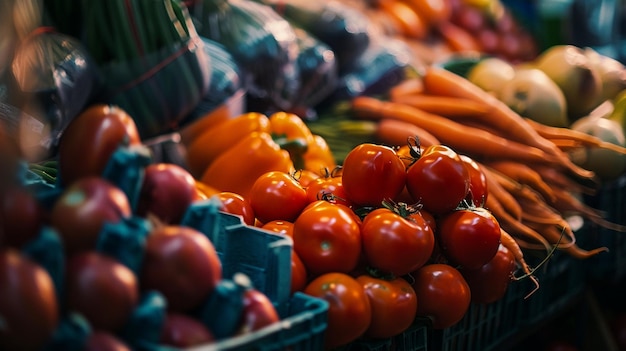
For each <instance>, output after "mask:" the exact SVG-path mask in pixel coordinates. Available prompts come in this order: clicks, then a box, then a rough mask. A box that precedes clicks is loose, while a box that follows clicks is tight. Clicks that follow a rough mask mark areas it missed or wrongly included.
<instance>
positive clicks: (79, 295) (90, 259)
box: [64, 251, 139, 332]
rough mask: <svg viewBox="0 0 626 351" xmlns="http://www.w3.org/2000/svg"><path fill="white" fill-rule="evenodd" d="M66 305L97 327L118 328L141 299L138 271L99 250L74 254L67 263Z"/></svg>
mask: <svg viewBox="0 0 626 351" xmlns="http://www.w3.org/2000/svg"><path fill="white" fill-rule="evenodd" d="M64 301H65V305H66V306H67V309H68V310H70V311H75V312H78V313H80V314H81V315H83V316H84V317H85V318H86V319H87V320H88V321H89V323H90V325H91V326H92V327H93V328H95V329H100V330H106V331H111V332H116V331H119V330H120V329H121V328H122V327H123V326H124V324H125V323H126V321H127V320H128V318H129V317H130V315H131V313H132V311H133V309H134V308H135V307H136V306H137V303H138V301H139V286H138V282H137V278H136V276H135V274H134V273H133V272H132V271H131V270H130V269H129V268H128V267H126V266H124V265H123V264H121V263H119V262H118V261H116V260H115V259H113V258H111V257H109V256H106V255H104V254H100V253H98V252H96V251H85V252H81V253H78V254H75V255H73V256H71V257H70V258H69V260H68V262H67V266H66V282H65V300H64Z"/></svg>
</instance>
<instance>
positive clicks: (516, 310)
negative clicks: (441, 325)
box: [434, 280, 532, 351]
mask: <svg viewBox="0 0 626 351" xmlns="http://www.w3.org/2000/svg"><path fill="white" fill-rule="evenodd" d="M531 288H532V286H531V284H530V282H529V281H528V280H520V281H513V282H511V283H510V284H509V287H508V289H507V292H506V294H505V295H504V297H502V298H501V299H500V300H498V301H495V302H493V303H490V304H475V303H472V304H471V305H470V308H469V310H468V311H467V313H466V314H465V317H463V319H462V320H461V321H460V322H459V323H457V324H456V325H454V326H452V327H450V328H446V329H444V330H437V331H435V333H434V335H435V345H436V347H435V349H436V350H440V351H453V350H458V351H461V350H462V351H472V350H476V351H489V350H499V349H500V348H499V346H500V345H501V343H502V342H503V341H505V340H507V339H508V338H510V337H512V336H514V335H515V334H516V333H517V332H519V331H520V328H522V327H523V324H524V318H523V315H524V312H523V310H524V309H525V308H527V306H526V305H527V301H526V300H524V296H526V294H528V292H529V291H530V289H531Z"/></svg>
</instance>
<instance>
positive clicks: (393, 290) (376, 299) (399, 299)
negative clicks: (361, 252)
mask: <svg viewBox="0 0 626 351" xmlns="http://www.w3.org/2000/svg"><path fill="white" fill-rule="evenodd" d="M356 280H357V281H358V282H359V283H361V285H363V289H365V293H366V294H367V297H368V298H369V300H370V306H371V308H372V321H371V323H370V326H369V327H368V328H367V331H365V336H366V337H369V338H382V339H384V338H391V337H393V336H396V335H398V334H400V333H402V332H403V331H405V330H406V329H407V328H408V327H409V326H410V325H411V324H412V323H413V320H414V319H415V316H416V314H417V295H416V294H415V290H413V287H412V286H411V284H409V282H407V281H406V280H404V279H403V278H400V277H398V278H393V279H391V280H386V279H380V278H375V277H372V276H370V275H361V276H359V277H357V278H356Z"/></svg>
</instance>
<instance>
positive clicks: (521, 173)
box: [351, 66, 626, 273]
mask: <svg viewBox="0 0 626 351" xmlns="http://www.w3.org/2000/svg"><path fill="white" fill-rule="evenodd" d="M351 111H352V113H353V115H354V116H355V117H356V118H357V119H361V120H368V121H375V122H376V123H377V134H376V135H377V138H378V141H380V142H382V143H385V144H389V145H391V146H394V145H396V146H401V145H402V144H398V142H399V141H401V140H406V138H407V137H409V136H415V135H416V136H417V137H418V138H420V139H423V140H425V141H426V143H427V144H432V143H437V142H438V143H441V144H444V145H447V146H449V147H451V148H453V149H454V150H455V151H457V152H458V153H460V154H466V155H468V156H470V157H471V158H473V159H474V160H476V161H477V162H479V164H480V165H481V167H482V168H483V170H484V173H485V175H486V177H487V180H488V188H489V196H488V197H487V198H486V202H485V203H484V207H485V208H487V209H489V210H490V211H491V212H492V213H493V214H494V215H495V216H496V218H497V219H498V221H499V222H500V225H501V227H502V229H503V233H504V234H505V235H506V236H505V238H506V239H510V238H513V239H514V240H512V242H511V240H503V244H504V243H506V244H507V245H509V246H511V248H512V249H513V251H514V252H518V253H519V255H518V262H519V263H520V264H522V266H523V267H524V268H525V270H526V272H527V273H529V271H530V268H529V267H528V266H527V265H526V263H525V262H524V261H523V256H522V253H521V251H520V250H519V249H520V248H524V249H531V250H536V249H541V250H544V249H545V250H547V251H548V252H550V251H551V250H552V249H558V250H563V251H565V252H567V253H568V254H570V255H572V256H573V257H576V258H581V259H582V258H588V257H591V256H593V255H596V254H598V253H600V252H602V251H606V248H604V247H600V248H594V249H591V250H586V249H583V248H581V247H580V246H578V245H577V242H576V235H575V231H574V230H572V228H571V226H570V224H569V223H568V221H567V220H566V218H567V216H569V215H578V216H580V217H582V218H584V219H585V220H588V221H591V222H593V223H596V224H598V225H601V226H605V227H609V228H611V229H613V230H616V231H626V227H625V226H622V225H618V224H614V223H610V222H608V221H607V220H605V219H604V218H603V213H601V212H600V211H598V210H596V209H594V208H591V207H590V206H588V205H586V204H585V203H584V202H583V201H581V200H580V198H579V197H578V196H577V195H579V194H582V193H587V192H588V193H592V192H593V191H595V189H596V185H598V183H597V180H596V178H595V177H594V174H593V172H591V171H589V170H586V169H584V168H581V167H579V166H577V165H576V164H575V163H573V162H572V161H571V160H570V158H569V156H568V153H567V152H568V151H571V149H572V148H581V147H598V148H606V149H610V150H613V151H615V152H619V153H624V154H626V148H623V147H620V146H617V145H614V144H611V143H607V142H604V141H602V140H600V139H598V138H596V137H593V136H590V135H587V134H585V133H581V132H577V131H574V130H571V129H568V128H555V127H548V126H545V125H541V124H539V123H537V122H532V121H530V120H528V119H526V118H524V117H522V116H520V115H519V114H517V113H516V112H514V111H513V110H511V109H510V108H509V107H508V106H507V105H505V104H504V103H502V102H501V101H500V100H498V99H497V98H495V97H494V96H492V95H490V94H489V93H487V92H485V91H483V90H482V89H481V88H479V87H478V86H476V85H474V84H473V83H471V82H470V81H469V80H467V79H466V78H464V77H463V76H460V75H457V74H455V73H452V72H450V71H447V70H445V69H443V68H439V67H436V66H430V67H427V68H426V69H425V70H424V72H423V73H422V75H421V76H419V77H414V78H409V79H407V80H405V81H404V82H402V83H400V84H398V85H396V86H395V87H393V88H392V89H391V90H390V91H389V94H388V96H386V97H384V98H376V97H369V96H361V97H357V98H355V99H353V101H352V104H351Z"/></svg>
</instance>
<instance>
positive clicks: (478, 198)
mask: <svg viewBox="0 0 626 351" xmlns="http://www.w3.org/2000/svg"><path fill="white" fill-rule="evenodd" d="M460 157H461V161H463V163H465V166H466V167H467V171H468V173H469V190H468V192H467V196H466V197H465V199H466V200H467V202H468V203H470V204H473V205H474V206H477V207H480V206H483V205H484V204H485V202H487V195H488V194H489V191H488V189H489V188H488V187H487V176H486V175H485V173H484V172H483V170H482V169H481V168H480V166H479V165H478V163H476V161H474V160H473V159H472V158H471V157H469V156H467V155H460Z"/></svg>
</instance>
